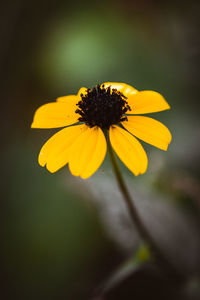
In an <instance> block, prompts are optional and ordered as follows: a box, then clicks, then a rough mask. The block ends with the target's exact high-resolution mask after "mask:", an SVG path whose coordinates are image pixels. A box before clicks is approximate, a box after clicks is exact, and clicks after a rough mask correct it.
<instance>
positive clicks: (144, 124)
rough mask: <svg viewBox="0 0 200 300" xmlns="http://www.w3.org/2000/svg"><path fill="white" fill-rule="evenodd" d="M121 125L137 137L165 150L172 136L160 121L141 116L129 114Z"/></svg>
mask: <svg viewBox="0 0 200 300" xmlns="http://www.w3.org/2000/svg"><path fill="white" fill-rule="evenodd" d="M122 125H123V126H124V127H125V128H126V129H127V130H128V131H130V132H131V133H132V134H133V135H135V136H136V137H138V138H139V139H141V140H143V141H145V142H146V143H149V144H151V145H153V146H155V147H157V148H160V149H162V150H167V148H168V145H169V143H170V142H171V139H172V136H171V133H170V131H169V130H168V128H167V127H166V126H165V125H163V124H162V123H161V122H159V121H157V120H155V119H152V118H148V117H143V116H130V117H128V121H124V122H122Z"/></svg>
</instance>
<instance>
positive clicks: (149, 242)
mask: <svg viewBox="0 0 200 300" xmlns="http://www.w3.org/2000/svg"><path fill="white" fill-rule="evenodd" d="M108 153H109V156H110V160H111V163H112V167H113V170H114V173H115V176H116V179H117V183H118V186H119V189H120V191H121V193H122V196H123V199H124V201H125V203H126V205H127V208H128V210H129V213H130V216H131V219H132V221H133V223H134V225H135V226H136V228H137V230H138V232H139V234H140V236H141V238H142V239H143V241H144V242H145V244H146V246H147V247H148V248H149V250H150V252H151V254H152V255H153V258H154V259H155V260H156V261H157V263H158V264H159V265H160V266H161V267H162V268H163V269H164V270H165V272H166V273H167V274H168V275H169V276H170V277H171V276H173V279H174V278H176V279H177V280H178V281H180V279H181V277H182V276H181V275H180V273H179V272H178V271H177V270H176V269H175V268H174V266H173V265H172V264H171V262H169V260H168V259H167V258H166V257H165V256H164V255H163V253H162V251H161V250H160V248H159V247H158V246H157V245H156V243H155V242H154V240H153V239H152V237H151V235H150V234H149V232H148V230H147V229H146V227H145V226H144V224H143V222H142V220H141V218H140V215H139V214H138V211H137V208H136V206H135V204H134V202H133V201H132V199H131V196H130V194H129V191H128V189H127V187H126V185H125V182H124V179H123V177H122V174H121V172H120V169H119V166H118V163H117V160H116V155H115V153H114V152H113V149H112V147H111V144H110V142H109V141H108Z"/></svg>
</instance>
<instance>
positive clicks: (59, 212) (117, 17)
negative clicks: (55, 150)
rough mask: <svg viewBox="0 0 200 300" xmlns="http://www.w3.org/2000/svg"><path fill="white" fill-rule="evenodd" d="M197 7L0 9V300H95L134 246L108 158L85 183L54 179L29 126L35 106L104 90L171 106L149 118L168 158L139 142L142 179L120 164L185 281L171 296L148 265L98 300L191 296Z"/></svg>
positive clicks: (63, 175)
mask: <svg viewBox="0 0 200 300" xmlns="http://www.w3.org/2000/svg"><path fill="white" fill-rule="evenodd" d="M199 9H200V5H199V1H194V0H191V1H177V0H174V1H156V0H152V1H148V0H140V1H137V0H135V1H131V0H129V1H127V0H123V1H122V0H115V1H78V0H74V1H63V0H57V1H52V0H48V1H41V0H40V1H38V0H35V1H32V0H29V1H25V0H7V1H2V2H1V4H0V91H1V103H2V104H1V107H2V108H1V128H2V130H1V134H2V138H1V140H2V146H1V158H2V162H1V194H2V196H1V210H0V222H1V226H0V232H1V252H0V254H1V256H0V257H1V271H0V272H1V289H0V297H1V299H20V300H23V299H28V300H29V299H30V300H32V299H34V300H35V299H49V300H54V299H70V300H71V299H75V300H78V299H93V298H94V295H96V294H98V292H96V291H98V288H99V287H100V286H101V285H102V283H103V282H104V281H105V280H106V279H107V278H108V277H109V276H110V274H112V272H113V271H114V270H116V269H117V268H118V267H119V266H120V264H121V263H123V262H124V261H126V259H128V257H130V256H131V255H132V254H133V253H134V250H135V249H136V248H137V245H138V236H137V234H136V233H135V229H134V228H132V225H131V222H129V221H130V220H129V218H128V214H127V212H126V209H125V208H124V207H123V206H122V207H121V203H122V199H121V198H120V194H119V192H118V191H117V189H116V188H115V187H116V186H115V182H114V180H113V174H112V172H111V170H110V165H109V161H108V159H106V161H105V163H104V164H103V166H102V167H101V168H100V170H99V171H98V172H97V173H96V174H95V175H94V176H92V178H90V179H89V180H87V181H81V180H80V179H77V178H73V177H72V176H71V175H70V173H69V171H68V169H67V168H66V167H65V168H63V169H62V170H60V171H59V172H57V173H56V174H53V175H52V174H50V173H48V172H47V171H46V170H45V169H42V168H41V167H39V165H38V163H37V155H38V152H39V150H40V148H41V146H42V144H43V143H44V142H45V141H46V140H47V139H48V137H49V136H51V135H52V134H53V132H54V131H53V130H31V129H30V124H31V122H32V118H33V114H34V111H35V110H36V108H37V107H39V106H40V105H42V104H44V103H46V102H49V101H54V100H55V99H56V97H58V96H63V95H67V94H69V93H77V91H78V89H79V88H80V87H81V86H86V87H92V86H93V85H95V84H97V83H102V82H106V81H116V82H126V83H128V84H130V85H132V86H134V87H136V88H137V89H139V90H143V89H147V90H148V89H149V90H156V91H158V92H160V93H162V94H163V95H164V96H165V98H166V99H167V101H168V102H169V103H170V105H171V106H172V109H171V111H167V112H162V113H159V114H155V118H157V119H159V120H160V121H163V122H164V123H165V124H166V125H167V126H168V127H169V128H170V130H171V132H172V135H173V141H172V144H171V145H170V147H169V151H168V152H166V153H164V152H162V151H160V150H158V149H154V148H153V147H148V146H147V145H145V149H147V151H148V156H149V168H148V171H147V173H146V174H145V175H144V176H141V177H138V178H136V177H133V175H132V174H131V173H130V172H129V171H127V170H126V169H125V168H124V167H123V166H122V165H121V167H122V169H123V171H124V173H125V176H126V180H127V182H128V183H129V186H130V189H133V195H134V196H135V197H136V199H137V200H138V202H137V205H138V207H139V209H140V212H141V214H142V216H143V218H144V221H145V222H146V223H147V224H148V226H149V230H150V231H151V232H152V234H153V235H154V237H155V238H156V239H157V242H158V243H160V245H161V247H163V251H165V253H166V255H168V256H169V258H170V259H171V260H172V261H173V263H174V264H175V265H176V266H177V268H179V269H180V270H181V272H183V273H184V274H186V275H187V277H188V278H189V282H188V284H187V285H185V286H184V287H183V288H182V289H181V291H179V290H178V289H177V288H174V286H173V284H171V283H169V282H168V281H166V280H164V279H163V278H162V277H160V276H159V275H158V274H157V273H156V272H153V271H152V270H151V269H148V268H147V269H145V268H144V269H142V270H138V271H134V272H133V273H131V272H130V273H129V274H126V276H125V277H124V278H122V280H121V281H120V284H118V285H117V286H116V287H114V288H113V289H112V291H111V292H109V293H108V294H107V295H106V296H105V299H147V297H148V299H149V297H150V298H151V297H152V298H154V299H181V300H182V299H199V297H200V296H199V281H198V277H199V273H200V272H199V270H200V267H199V266H200V255H199V253H200V239H199V233H200V231H199V213H200V185H199V179H200V171H199V170H200V168H199V167H200V165H199V158H200V126H199V125H200V121H199V108H200V104H199V76H198V73H199V65H198V59H199V54H200V43H199ZM118 200H119V201H118ZM95 299H97V298H95ZM98 299H100V298H98ZM102 299H103V298H102Z"/></svg>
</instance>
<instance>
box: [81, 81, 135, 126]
mask: <svg viewBox="0 0 200 300" xmlns="http://www.w3.org/2000/svg"><path fill="white" fill-rule="evenodd" d="M81 98H82V100H81V101H79V102H78V103H77V106H78V107H79V108H78V109H77V110H76V113H77V114H79V115H80V117H79V119H78V120H79V121H80V122H84V123H85V124H86V125H88V126H89V127H93V126H99V127H101V128H102V129H109V127H110V126H111V125H113V124H118V123H120V122H122V121H125V120H127V117H126V116H124V114H125V113H126V112H127V111H128V110H131V109H130V107H129V105H128V104H127V101H126V99H127V98H126V97H125V96H124V95H123V94H122V93H121V92H119V91H118V90H117V89H111V88H110V87H108V88H105V87H104V85H102V86H100V85H97V86H95V87H94V88H93V89H87V94H85V95H83V94H81Z"/></svg>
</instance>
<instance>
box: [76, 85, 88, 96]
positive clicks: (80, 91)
mask: <svg viewBox="0 0 200 300" xmlns="http://www.w3.org/2000/svg"><path fill="white" fill-rule="evenodd" d="M81 94H83V96H84V95H85V94H87V88H86V87H82V88H80V90H79V91H78V94H77V96H78V98H79V99H81Z"/></svg>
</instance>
